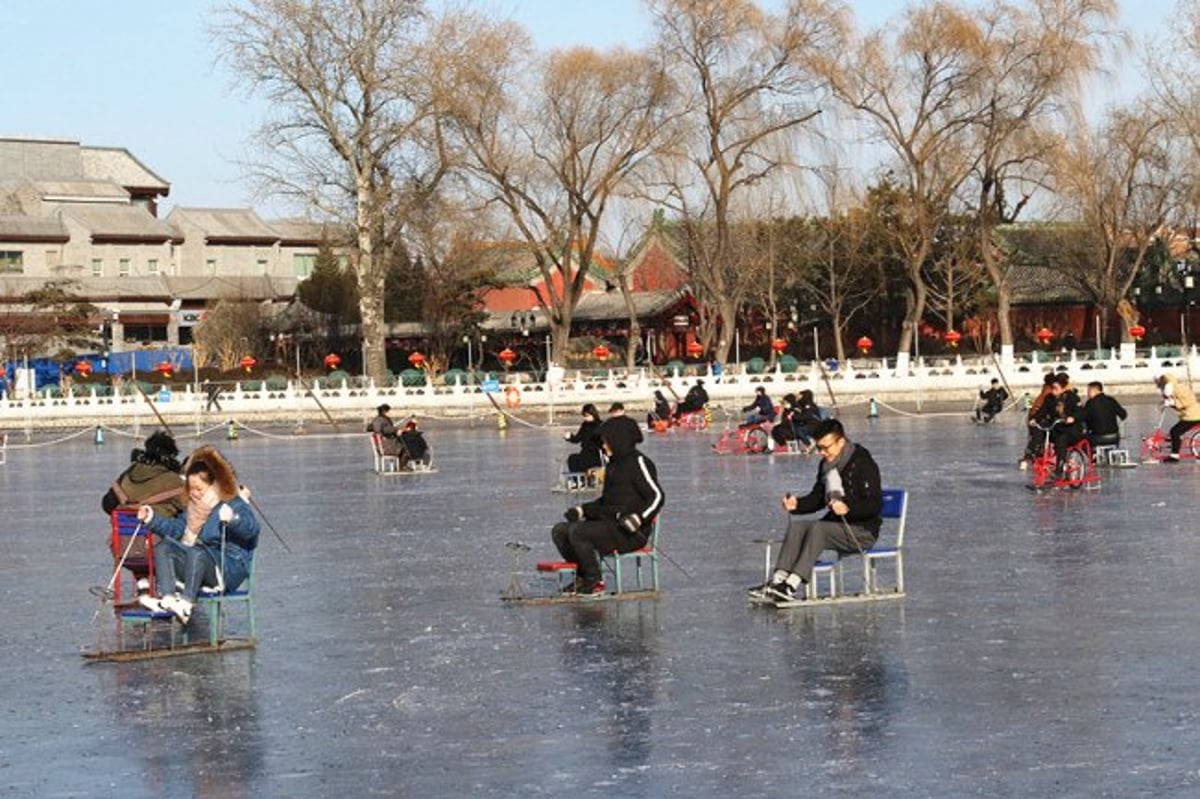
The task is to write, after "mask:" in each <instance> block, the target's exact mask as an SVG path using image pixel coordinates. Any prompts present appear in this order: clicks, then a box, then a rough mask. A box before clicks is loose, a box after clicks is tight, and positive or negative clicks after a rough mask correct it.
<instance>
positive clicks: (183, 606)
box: [159, 594, 192, 624]
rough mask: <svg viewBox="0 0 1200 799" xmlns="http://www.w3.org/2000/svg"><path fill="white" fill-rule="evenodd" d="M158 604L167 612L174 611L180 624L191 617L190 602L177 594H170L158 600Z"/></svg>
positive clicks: (186, 621)
mask: <svg viewBox="0 0 1200 799" xmlns="http://www.w3.org/2000/svg"><path fill="white" fill-rule="evenodd" d="M159 605H161V606H162V609H163V610H165V611H167V612H168V613H174V614H175V618H177V619H179V621H180V623H181V624H187V623H188V622H189V621H191V619H192V603H191V602H188V601H187V600H186V599H184V598H183V597H181V596H180V595H179V594H171V595H170V596H165V597H163V598H162V599H160V600H159Z"/></svg>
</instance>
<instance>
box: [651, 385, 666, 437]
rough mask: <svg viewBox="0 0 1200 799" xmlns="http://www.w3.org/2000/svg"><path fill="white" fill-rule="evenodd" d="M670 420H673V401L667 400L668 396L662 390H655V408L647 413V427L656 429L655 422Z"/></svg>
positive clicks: (660, 422)
mask: <svg viewBox="0 0 1200 799" xmlns="http://www.w3.org/2000/svg"><path fill="white" fill-rule="evenodd" d="M670 421H671V403H670V402H668V401H667V398H666V396H664V395H663V393H662V391H661V390H659V391H655V392H654V410H653V411H651V412H650V413H648V414H646V427H647V428H649V429H651V430H654V429H655V427H654V423H655V422H658V423H659V424H662V423H663V422H667V423H670Z"/></svg>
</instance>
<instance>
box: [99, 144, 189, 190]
mask: <svg viewBox="0 0 1200 799" xmlns="http://www.w3.org/2000/svg"><path fill="white" fill-rule="evenodd" d="M79 158H80V161H81V163H82V166H83V175H84V177H87V178H90V179H92V180H111V181H112V182H113V183H117V184H119V185H121V186H128V187H130V188H138V189H155V190H157V191H159V192H161V193H162V194H166V193H167V192H169V191H170V190H171V184H170V183H167V182H166V181H165V180H163V179H162V178H160V177H159V176H158V175H156V174H154V173H153V172H152V171H150V169H149V168H148V167H147V166H146V165H145V164H143V163H142V162H141V161H139V160H138V159H137V158H135V157H134V156H133V154H132V153H130V152H129V151H128V150H126V149H125V148H124V147H81V148H80V149H79Z"/></svg>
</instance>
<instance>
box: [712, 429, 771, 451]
mask: <svg viewBox="0 0 1200 799" xmlns="http://www.w3.org/2000/svg"><path fill="white" fill-rule="evenodd" d="M773 426H774V425H773V424H772V423H771V422H759V423H758V424H743V425H739V426H738V427H737V428H733V429H730V428H726V430H725V432H723V433H721V438H720V439H718V440H717V443H715V444H713V449H714V450H716V452H717V454H718V455H743V454H751V455H757V454H760V453H763V452H766V451H767V450H768V449H770V446H771V428H772V427H773Z"/></svg>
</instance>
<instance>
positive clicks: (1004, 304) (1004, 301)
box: [996, 280, 1013, 347]
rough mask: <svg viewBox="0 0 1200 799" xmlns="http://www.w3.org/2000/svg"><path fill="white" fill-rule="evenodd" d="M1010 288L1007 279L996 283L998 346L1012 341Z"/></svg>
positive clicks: (1010, 343) (1009, 343)
mask: <svg viewBox="0 0 1200 799" xmlns="http://www.w3.org/2000/svg"><path fill="white" fill-rule="evenodd" d="M1011 317H1012V289H1011V288H1010V287H1009V285H1008V281H1007V280H1002V281H998V282H997V283H996V324H997V325H999V327H1000V346H1001V347H1003V346H1004V345H1005V344H1008V345H1009V346H1011V345H1012V343H1013V330H1012V318H1011Z"/></svg>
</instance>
